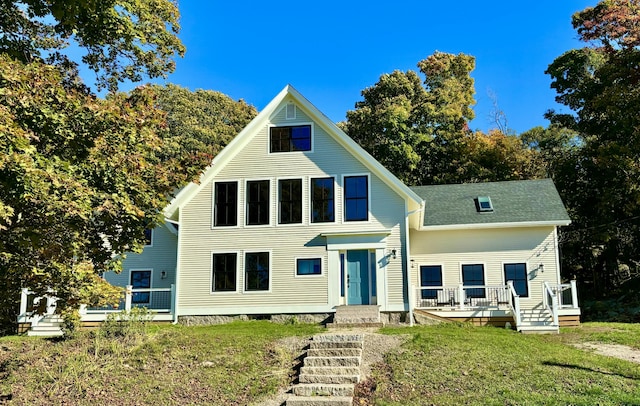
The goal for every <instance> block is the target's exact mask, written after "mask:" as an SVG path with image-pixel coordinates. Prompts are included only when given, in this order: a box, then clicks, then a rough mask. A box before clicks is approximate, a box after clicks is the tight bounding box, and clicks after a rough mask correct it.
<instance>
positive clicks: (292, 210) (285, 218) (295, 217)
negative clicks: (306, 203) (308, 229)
mask: <svg viewBox="0 0 640 406" xmlns="http://www.w3.org/2000/svg"><path fill="white" fill-rule="evenodd" d="M278 203H279V208H278V223H279V224H299V223H302V179H282V180H279V181H278Z"/></svg>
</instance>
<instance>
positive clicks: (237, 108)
mask: <svg viewBox="0 0 640 406" xmlns="http://www.w3.org/2000/svg"><path fill="white" fill-rule="evenodd" d="M153 90H154V92H155V93H156V94H157V96H158V98H157V100H156V103H157V106H158V108H160V109H161V110H163V111H164V112H166V113H167V128H166V129H165V131H162V133H161V134H160V135H161V137H162V138H163V141H164V144H165V147H164V148H163V150H162V156H161V159H162V160H163V161H167V162H169V161H172V162H174V163H173V164H172V165H173V166H176V167H179V168H182V171H184V172H185V173H186V174H187V175H188V176H189V178H195V177H196V176H197V175H198V174H199V173H200V172H202V171H203V170H204V168H205V167H206V166H207V165H209V164H210V163H211V160H212V159H213V158H214V157H215V156H216V155H217V154H218V152H219V151H220V150H221V149H222V148H224V147H225V146H226V145H227V144H228V143H229V142H231V140H232V139H233V137H235V136H236V135H237V134H238V133H239V132H240V131H241V130H242V129H243V128H244V127H245V126H246V125H247V124H248V123H249V121H251V120H252V119H253V118H254V117H255V116H256V115H257V111H256V109H255V107H253V106H250V105H248V104H247V103H245V102H244V101H243V100H239V101H234V100H233V99H231V98H230V97H229V96H227V95H225V94H222V93H220V92H215V91H211V90H196V91H195V92H192V91H190V90H189V89H185V88H183V87H180V86H177V85H173V84H169V85H166V86H157V85H156V86H153Z"/></svg>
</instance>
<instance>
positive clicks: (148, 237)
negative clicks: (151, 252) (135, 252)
mask: <svg viewBox="0 0 640 406" xmlns="http://www.w3.org/2000/svg"><path fill="white" fill-rule="evenodd" d="M144 246H145V247H152V246H153V229H151V228H145V229H144Z"/></svg>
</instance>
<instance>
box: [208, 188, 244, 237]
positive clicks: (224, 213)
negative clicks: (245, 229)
mask: <svg viewBox="0 0 640 406" xmlns="http://www.w3.org/2000/svg"><path fill="white" fill-rule="evenodd" d="M214 195H215V201H214V209H213V225H214V226H216V227H223V226H236V225H238V182H216V183H215V186H214Z"/></svg>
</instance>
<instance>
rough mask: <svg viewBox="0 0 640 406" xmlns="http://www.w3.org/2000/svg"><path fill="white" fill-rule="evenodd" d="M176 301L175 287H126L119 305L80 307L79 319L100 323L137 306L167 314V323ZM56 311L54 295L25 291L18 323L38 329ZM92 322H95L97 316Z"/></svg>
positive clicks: (21, 300) (23, 291)
mask: <svg viewBox="0 0 640 406" xmlns="http://www.w3.org/2000/svg"><path fill="white" fill-rule="evenodd" d="M174 298H175V285H171V287H169V288H151V289H133V287H132V286H127V287H126V288H125V290H124V291H123V293H122V297H121V298H120V303H119V304H118V305H117V306H103V307H87V306H81V307H80V317H81V319H84V317H86V316H91V315H95V316H96V317H98V320H102V319H103V317H102V316H101V315H104V316H105V317H106V315H107V314H109V313H116V312H121V311H130V310H131V309H132V308H134V307H146V308H147V309H149V310H151V311H152V312H153V313H154V314H160V315H165V316H162V317H163V320H164V319H166V318H167V317H169V316H168V315H174V314H175V308H174V304H175V300H174ZM55 310H56V297H55V296H54V295H53V294H52V295H47V296H44V297H37V296H36V295H35V294H34V293H33V292H31V291H29V290H28V289H23V290H22V297H21V299H20V315H19V316H18V323H31V325H32V326H35V325H37V324H38V322H39V321H40V320H41V319H42V318H43V317H44V316H46V315H48V314H54V313H55ZM92 319H95V317H93V318H92Z"/></svg>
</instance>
